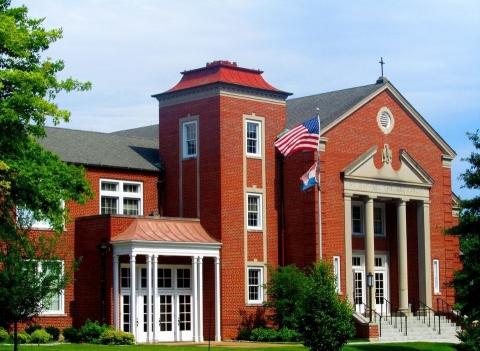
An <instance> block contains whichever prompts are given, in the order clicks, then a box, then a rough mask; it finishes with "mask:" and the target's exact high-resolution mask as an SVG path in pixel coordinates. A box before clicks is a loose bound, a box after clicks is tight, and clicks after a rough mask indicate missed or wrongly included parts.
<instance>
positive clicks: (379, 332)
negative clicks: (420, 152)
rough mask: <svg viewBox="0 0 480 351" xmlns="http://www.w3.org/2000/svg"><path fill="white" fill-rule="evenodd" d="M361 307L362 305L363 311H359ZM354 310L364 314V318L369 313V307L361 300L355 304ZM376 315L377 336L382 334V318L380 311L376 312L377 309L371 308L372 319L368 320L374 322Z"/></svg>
mask: <svg viewBox="0 0 480 351" xmlns="http://www.w3.org/2000/svg"><path fill="white" fill-rule="evenodd" d="M362 307H363V313H362V312H361V310H362ZM359 310H360V311H359ZM355 311H356V312H357V313H358V314H360V315H362V316H364V317H365V318H368V314H369V313H370V309H369V307H368V306H367V304H366V303H365V302H363V301H362V302H361V303H359V304H355ZM377 317H378V336H382V318H383V316H382V315H381V314H380V313H378V312H377V311H375V310H372V320H370V322H372V321H374V322H376V321H377Z"/></svg>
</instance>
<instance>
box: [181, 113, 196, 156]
mask: <svg viewBox="0 0 480 351" xmlns="http://www.w3.org/2000/svg"><path fill="white" fill-rule="evenodd" d="M188 125H194V126H195V139H190V140H194V141H195V153H192V154H189V153H188V145H187V141H188V140H187V135H186V132H187V126H188ZM197 154H198V123H197V120H193V121H192V120H189V121H185V122H182V155H183V159H189V158H196V157H197Z"/></svg>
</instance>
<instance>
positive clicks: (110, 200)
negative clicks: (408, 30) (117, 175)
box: [100, 179, 143, 216]
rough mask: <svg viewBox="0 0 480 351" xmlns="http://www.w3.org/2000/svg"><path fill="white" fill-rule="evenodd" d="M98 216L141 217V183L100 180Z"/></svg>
mask: <svg viewBox="0 0 480 351" xmlns="http://www.w3.org/2000/svg"><path fill="white" fill-rule="evenodd" d="M100 214H124V215H129V216H141V215H143V186H142V183H141V182H133V181H125V180H111V179H100Z"/></svg>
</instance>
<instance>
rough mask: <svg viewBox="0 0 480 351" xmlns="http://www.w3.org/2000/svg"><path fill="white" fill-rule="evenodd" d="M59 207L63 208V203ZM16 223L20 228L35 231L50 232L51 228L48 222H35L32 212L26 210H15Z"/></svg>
mask: <svg viewBox="0 0 480 351" xmlns="http://www.w3.org/2000/svg"><path fill="white" fill-rule="evenodd" d="M60 206H61V207H62V208H65V201H63V200H62V201H61V203H60ZM17 221H18V224H19V225H20V227H22V228H30V229H37V230H50V229H52V228H53V226H52V224H51V223H50V221H48V220H46V219H45V220H37V219H35V218H34V215H33V211H31V210H29V209H26V208H20V207H18V208H17Z"/></svg>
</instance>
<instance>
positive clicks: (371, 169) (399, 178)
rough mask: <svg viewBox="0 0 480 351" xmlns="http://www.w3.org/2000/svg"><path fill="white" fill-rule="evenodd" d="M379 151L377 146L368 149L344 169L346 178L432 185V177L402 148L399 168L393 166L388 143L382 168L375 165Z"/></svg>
mask: <svg viewBox="0 0 480 351" xmlns="http://www.w3.org/2000/svg"><path fill="white" fill-rule="evenodd" d="M377 152H378V148H377V147H376V146H374V147H372V148H370V149H368V150H367V151H366V152H365V153H364V154H363V155H361V156H360V157H359V158H357V159H356V160H355V161H353V162H352V163H351V164H350V165H348V166H347V167H346V168H345V169H344V171H343V176H344V178H345V179H361V180H369V181H380V182H391V183H396V184H405V185H417V186H422V187H431V186H432V184H433V180H432V178H431V177H430V176H429V175H428V173H427V172H426V171H425V170H424V169H423V168H422V167H421V166H420V165H419V164H418V162H416V161H415V160H414V159H413V157H412V156H410V155H409V154H408V153H407V152H406V151H405V150H400V155H399V158H400V168H399V169H398V170H395V169H393V167H392V162H391V157H392V155H391V151H390V150H389V148H388V145H385V147H384V149H383V151H382V159H383V165H382V167H381V168H377V167H376V166H375V162H374V157H375V155H376V154H377Z"/></svg>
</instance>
